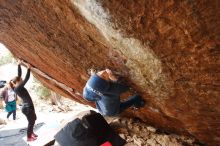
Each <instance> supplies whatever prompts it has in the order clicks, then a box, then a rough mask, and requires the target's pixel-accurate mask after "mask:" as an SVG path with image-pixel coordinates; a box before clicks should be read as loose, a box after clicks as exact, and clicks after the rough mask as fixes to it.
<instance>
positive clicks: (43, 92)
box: [33, 78, 51, 100]
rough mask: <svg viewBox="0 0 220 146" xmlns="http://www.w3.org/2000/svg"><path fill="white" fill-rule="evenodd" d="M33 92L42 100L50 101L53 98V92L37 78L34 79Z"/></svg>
mask: <svg viewBox="0 0 220 146" xmlns="http://www.w3.org/2000/svg"><path fill="white" fill-rule="evenodd" d="M33 82H34V85H33V90H34V92H35V93H36V95H37V96H38V97H39V98H40V99H44V100H48V99H50V96H51V91H50V89H48V88H47V87H45V86H43V85H42V84H41V83H40V82H39V81H38V80H37V79H36V78H34V81H33Z"/></svg>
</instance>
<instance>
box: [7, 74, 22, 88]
mask: <svg viewBox="0 0 220 146" xmlns="http://www.w3.org/2000/svg"><path fill="white" fill-rule="evenodd" d="M21 82H22V78H21V77H18V76H17V77H15V78H13V79H12V80H11V81H10V83H11V84H12V87H16V86H18V85H19V84H20V83H21Z"/></svg>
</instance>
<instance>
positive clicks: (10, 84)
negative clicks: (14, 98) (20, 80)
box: [9, 80, 14, 89]
mask: <svg viewBox="0 0 220 146" xmlns="http://www.w3.org/2000/svg"><path fill="white" fill-rule="evenodd" d="M11 82H12V80H11V81H10V82H9V86H10V87H11V88H12V89H13V88H14V86H13V84H12V83H11Z"/></svg>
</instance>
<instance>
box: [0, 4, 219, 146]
mask: <svg viewBox="0 0 220 146" xmlns="http://www.w3.org/2000/svg"><path fill="white" fill-rule="evenodd" d="M219 2H220V1H219V0H212V1H209V0H202V1H188V0H185V1H173V0H169V1H163V2H162V1H155V0H148V1H147V0H129V1H127V0H105V1H102V0H70V1H68V0H62V1H60V0H53V1H52V0H22V1H21V0H17V1H14V0H0V42H2V43H3V44H5V45H6V46H7V47H8V48H9V49H10V51H11V52H12V53H13V54H14V55H15V56H16V57H18V58H22V59H24V60H25V61H27V62H29V63H31V64H32V65H33V66H35V68H34V69H33V73H34V74H35V76H36V77H38V78H39V79H40V80H41V81H42V82H43V83H44V84H45V85H46V86H48V87H50V88H51V89H53V90H55V91H57V92H59V93H60V94H62V95H65V96H66V97H69V98H72V99H73V100H76V101H78V102H81V103H84V104H90V103H88V102H86V101H85V100H83V99H82V98H81V94H82V89H83V86H84V85H85V83H86V80H87V79H88V78H89V75H88V74H87V70H88V69H89V68H96V69H104V68H110V69H112V70H115V71H117V72H118V73H120V74H121V75H122V76H124V77H125V79H126V81H127V83H128V84H129V85H130V86H132V87H133V88H134V89H135V90H137V91H138V93H139V94H141V95H142V96H143V97H144V98H145V99H146V101H147V105H146V107H144V108H143V109H141V110H138V111H132V110H128V111H127V112H125V114H124V115H128V116H133V117H134V116H138V117H140V118H141V119H143V120H144V121H146V122H148V123H150V124H154V125H155V126H158V127H160V128H163V129H166V130H170V131H175V132H179V133H182V134H188V135H192V136H195V137H196V138H197V139H199V140H200V141H201V142H204V143H206V144H208V145H217V144H219V143H220V126H219V125H220V99H219V98H220V66H219V65H220V48H219V42H220V41H219V40H220V39H219V37H220V36H219V33H220V30H219V25H220V21H219V18H220V15H219V7H220V5H219ZM15 71H16V70H15Z"/></svg>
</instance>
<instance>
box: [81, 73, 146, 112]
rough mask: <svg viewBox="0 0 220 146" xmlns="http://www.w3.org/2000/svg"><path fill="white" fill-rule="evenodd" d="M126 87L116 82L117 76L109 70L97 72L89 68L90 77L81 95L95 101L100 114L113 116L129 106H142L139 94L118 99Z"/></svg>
mask: <svg viewBox="0 0 220 146" xmlns="http://www.w3.org/2000/svg"><path fill="white" fill-rule="evenodd" d="M128 89H129V88H128V86H126V85H123V84H121V83H119V82H118V78H117V77H116V76H115V75H114V74H113V73H112V71H111V70H109V69H105V70H102V71H99V72H97V73H95V71H94V70H91V77H90V78H89V80H88V81H87V83H86V85H85V87H84V89H83V97H84V98H85V99H86V100H88V101H93V102H95V103H96V107H97V109H98V110H99V112H100V113H101V114H102V115H105V116H115V115H117V114H120V113H121V112H123V111H124V110H125V109H127V108H129V107H131V106H134V107H136V108H140V107H143V106H144V100H143V99H141V97H140V96H139V95H134V96H131V97H129V98H128V99H127V100H126V101H120V95H121V94H122V93H124V92H126V91H128Z"/></svg>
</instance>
